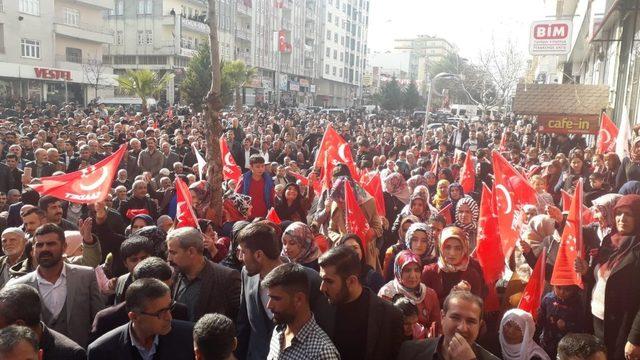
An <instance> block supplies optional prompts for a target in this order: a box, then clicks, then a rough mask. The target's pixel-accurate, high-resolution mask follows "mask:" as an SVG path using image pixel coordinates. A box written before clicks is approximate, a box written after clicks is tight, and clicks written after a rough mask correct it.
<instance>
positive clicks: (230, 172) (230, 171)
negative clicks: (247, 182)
mask: <svg viewBox="0 0 640 360" xmlns="http://www.w3.org/2000/svg"><path fill="white" fill-rule="evenodd" d="M220 154H221V155H222V175H223V176H224V179H225V180H229V179H231V180H234V181H235V182H236V184H237V183H238V179H240V176H242V170H241V169H240V166H238V165H237V164H236V161H235V160H234V159H233V155H231V152H230V151H229V145H227V140H226V139H225V138H224V137H221V138H220Z"/></svg>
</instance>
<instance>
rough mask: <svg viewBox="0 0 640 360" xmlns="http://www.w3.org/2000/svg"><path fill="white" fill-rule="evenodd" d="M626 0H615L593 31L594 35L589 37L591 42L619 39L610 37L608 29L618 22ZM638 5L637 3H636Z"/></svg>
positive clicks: (635, 0)
mask: <svg viewBox="0 0 640 360" xmlns="http://www.w3.org/2000/svg"><path fill="white" fill-rule="evenodd" d="M637 1H638V0H633V2H637ZM625 2H626V1H625V0H614V2H613V4H611V6H610V7H609V9H608V10H607V12H606V14H605V15H604V18H603V19H602V22H601V23H600V26H599V27H598V28H597V29H596V30H595V31H594V32H593V35H592V36H591V38H590V39H589V42H594V41H610V40H617V39H608V38H607V37H609V36H610V35H609V34H608V31H609V30H610V29H611V28H612V27H613V26H615V25H616V24H617V23H618V20H620V16H621V11H620V10H621V9H622V4H623V3H625ZM636 6H637V5H636Z"/></svg>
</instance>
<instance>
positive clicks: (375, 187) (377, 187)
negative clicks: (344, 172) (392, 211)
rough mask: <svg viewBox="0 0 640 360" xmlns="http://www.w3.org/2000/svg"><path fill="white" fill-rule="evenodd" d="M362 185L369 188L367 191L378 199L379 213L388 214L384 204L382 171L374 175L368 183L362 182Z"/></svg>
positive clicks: (377, 207)
mask: <svg viewBox="0 0 640 360" xmlns="http://www.w3.org/2000/svg"><path fill="white" fill-rule="evenodd" d="M362 187H363V188H364V189H365V190H367V192H368V193H369V194H371V196H373V198H374V200H375V201H376V210H378V215H380V216H386V212H387V210H386V209H385V206H384V195H383V193H382V180H381V179H380V173H379V172H377V173H376V174H375V175H373V177H372V178H371V179H370V180H369V182H368V183H366V184H362Z"/></svg>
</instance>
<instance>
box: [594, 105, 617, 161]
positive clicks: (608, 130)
mask: <svg viewBox="0 0 640 360" xmlns="http://www.w3.org/2000/svg"><path fill="white" fill-rule="evenodd" d="M617 138H618V127H617V126H616V124H614V123H613V121H611V119H610V118H609V117H608V116H607V114H606V113H602V116H601V121H600V131H599V132H598V143H597V144H596V153H598V154H605V153H608V152H612V151H614V150H615V147H616V139H617Z"/></svg>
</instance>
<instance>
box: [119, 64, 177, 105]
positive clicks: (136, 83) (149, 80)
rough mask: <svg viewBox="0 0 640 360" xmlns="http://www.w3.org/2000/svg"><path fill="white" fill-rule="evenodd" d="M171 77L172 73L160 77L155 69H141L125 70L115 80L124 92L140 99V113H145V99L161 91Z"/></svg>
mask: <svg viewBox="0 0 640 360" xmlns="http://www.w3.org/2000/svg"><path fill="white" fill-rule="evenodd" d="M172 77H173V75H172V74H164V75H163V76H162V77H160V76H158V73H157V72H155V71H151V70H148V69H141V70H127V73H126V74H124V75H120V76H119V77H118V78H117V79H116V80H117V81H118V85H119V86H120V87H121V88H122V89H123V90H124V91H125V92H126V93H128V94H130V95H135V96H137V97H139V98H140V99H142V113H143V114H147V112H148V109H147V99H148V98H150V97H155V96H156V95H158V94H159V93H160V92H161V91H163V90H164V89H165V88H166V87H167V83H168V82H169V80H171V78H172Z"/></svg>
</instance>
